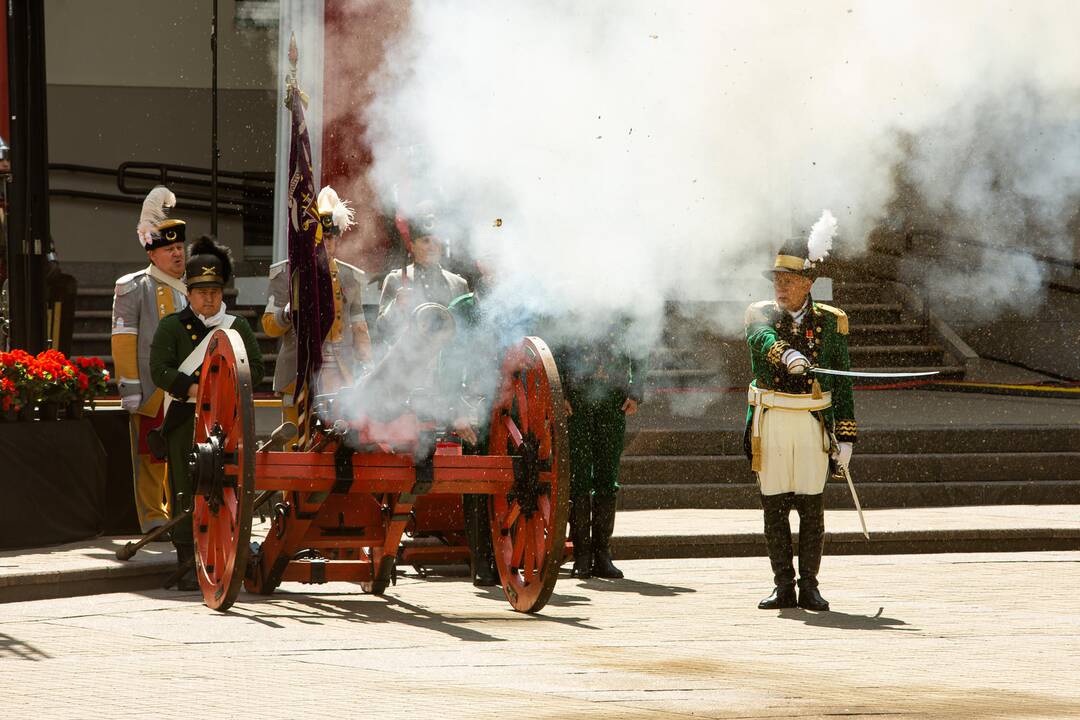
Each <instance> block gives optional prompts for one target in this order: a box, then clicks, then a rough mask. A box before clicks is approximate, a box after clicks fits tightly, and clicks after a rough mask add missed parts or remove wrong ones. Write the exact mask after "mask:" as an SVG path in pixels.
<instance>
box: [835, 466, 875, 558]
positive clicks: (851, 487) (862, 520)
mask: <svg viewBox="0 0 1080 720" xmlns="http://www.w3.org/2000/svg"><path fill="white" fill-rule="evenodd" d="M837 465H840V463H837ZM840 469H841V470H843V471H844V479H845V480H847V486H848V490H850V491H851V499H852V500H854V501H855V511H856V512H857V513H859V524H860V525H862V534H863V537H865V538H866V539H867V540H869V539H870V533H869V532H868V531H867V529H866V518H864V517H863V514H862V504H860V503H859V494H858V493H856V492H855V483H853V482H851V472H849V471H848V468H847V465H840Z"/></svg>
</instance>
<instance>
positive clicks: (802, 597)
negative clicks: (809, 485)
mask: <svg viewBox="0 0 1080 720" xmlns="http://www.w3.org/2000/svg"><path fill="white" fill-rule="evenodd" d="M824 498H825V496H824V494H820V495H796V496H795V507H796V508H797V509H798V511H799V607H801V608H806V609H807V610H821V611H824V610H828V609H829V601H828V600H826V599H825V598H823V597H821V593H819V592H818V581H817V574H818V568H820V567H821V553H822V550H823V549H824V547H825V499H824Z"/></svg>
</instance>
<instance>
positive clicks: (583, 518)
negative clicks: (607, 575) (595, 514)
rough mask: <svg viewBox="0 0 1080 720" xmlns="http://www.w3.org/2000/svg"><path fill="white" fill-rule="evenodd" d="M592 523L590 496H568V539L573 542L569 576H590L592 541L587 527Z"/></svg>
mask: <svg viewBox="0 0 1080 720" xmlns="http://www.w3.org/2000/svg"><path fill="white" fill-rule="evenodd" d="M591 524H592V496H591V495H588V494H585V495H574V496H573V497H571V498H570V541H571V542H572V543H574V569H573V570H571V571H570V575H571V577H576V578H587V577H591V576H592V563H593V554H592V541H591V538H590V537H589V529H590V525H591Z"/></svg>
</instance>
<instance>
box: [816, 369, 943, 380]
mask: <svg viewBox="0 0 1080 720" xmlns="http://www.w3.org/2000/svg"><path fill="white" fill-rule="evenodd" d="M807 372H812V373H817V374H818V375H843V376H844V377H895V378H900V377H924V376H926V375H937V374H938V373H940V372H941V371H940V370H931V371H930V372H863V371H861V370H829V369H828V368H819V367H811V368H807Z"/></svg>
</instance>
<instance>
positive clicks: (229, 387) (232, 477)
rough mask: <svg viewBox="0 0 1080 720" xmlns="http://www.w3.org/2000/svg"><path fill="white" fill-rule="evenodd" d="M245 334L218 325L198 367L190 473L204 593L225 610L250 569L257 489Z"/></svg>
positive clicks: (197, 561) (209, 602)
mask: <svg viewBox="0 0 1080 720" xmlns="http://www.w3.org/2000/svg"><path fill="white" fill-rule="evenodd" d="M251 390H252V388H251V371H250V368H249V366H248V357H247V351H246V350H245V349H244V341H243V339H242V338H241V337H240V334H239V333H237V332H236V331H235V330H220V329H219V330H216V331H214V334H213V336H212V337H211V339H210V343H209V345H208V346H207V350H206V358H205V359H204V360H203V364H202V370H200V374H199V396H198V398H197V401H198V406H197V414H196V416H195V438H194V446H193V447H192V450H191V461H190V468H191V476H192V485H193V486H194V488H195V498H194V508H193V512H192V524H193V529H194V532H195V574H196V576H197V577H198V578H199V586H200V587H201V588H202V593H203V601H204V602H205V603H206V606H207V607H209V608H213V609H214V610H221V611H225V610H228V609H229V607H230V606H231V605H232V604H233V602H234V601H235V600H236V596H237V594H238V593H239V592H240V588H241V586H242V585H243V584H244V574H245V572H246V570H247V561H248V542H249V539H250V537H251V515H252V502H253V499H254V495H255V404H254V402H253V401H252V397H251Z"/></svg>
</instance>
